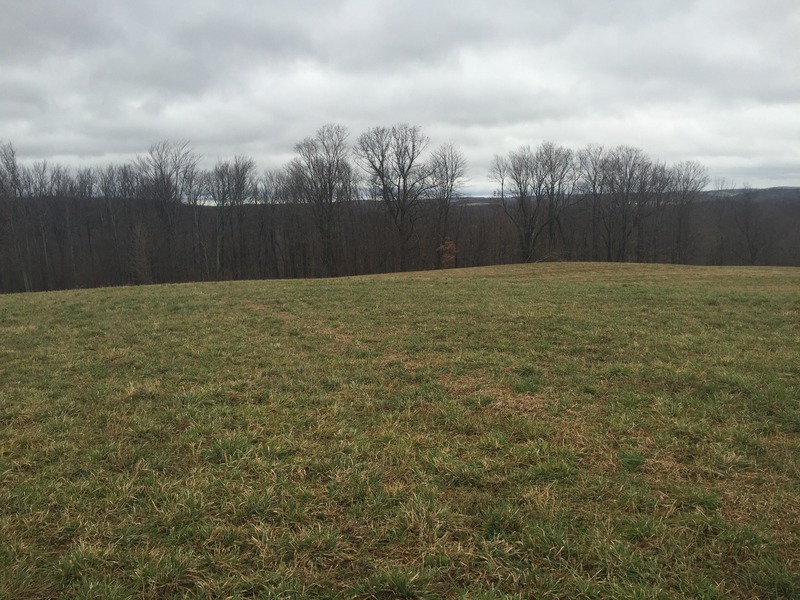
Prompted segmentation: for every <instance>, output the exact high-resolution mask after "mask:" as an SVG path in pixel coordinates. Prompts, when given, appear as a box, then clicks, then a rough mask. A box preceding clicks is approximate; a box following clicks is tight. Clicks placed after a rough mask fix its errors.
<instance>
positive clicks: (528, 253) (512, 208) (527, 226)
mask: <svg viewBox="0 0 800 600" xmlns="http://www.w3.org/2000/svg"><path fill="white" fill-rule="evenodd" d="M489 178H490V179H491V180H493V181H495V182H496V183H497V184H498V185H499V189H498V190H497V191H496V192H495V194H496V195H497V196H498V197H499V198H500V201H501V202H502V204H503V210H504V211H505V213H506V215H507V216H508V218H509V219H510V220H511V222H512V223H513V224H514V227H515V228H516V230H517V236H518V240H519V248H520V254H521V259H522V261H523V262H531V261H533V260H535V258H536V245H537V242H538V240H539V237H540V236H541V234H542V231H543V230H544V227H545V225H546V224H547V221H546V218H545V208H544V202H543V200H544V197H543V195H542V193H541V192H542V185H543V181H542V177H541V173H540V172H539V169H538V165H537V162H536V154H535V153H534V151H533V150H531V147H530V146H522V147H521V148H519V149H518V150H513V151H511V152H509V154H508V156H507V157H501V156H495V158H494V163H493V164H492V167H491V170H490V172H489Z"/></svg>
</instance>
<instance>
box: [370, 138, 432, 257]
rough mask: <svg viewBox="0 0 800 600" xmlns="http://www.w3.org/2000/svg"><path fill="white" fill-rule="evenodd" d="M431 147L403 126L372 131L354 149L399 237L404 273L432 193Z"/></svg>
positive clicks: (399, 249)
mask: <svg viewBox="0 0 800 600" xmlns="http://www.w3.org/2000/svg"><path fill="white" fill-rule="evenodd" d="M428 144H429V140H428V138H427V137H426V136H425V135H423V133H422V129H421V128H420V127H418V126H412V125H408V124H406V123H402V124H400V125H395V126H393V127H392V128H386V127H374V128H372V129H369V130H367V131H366V132H364V133H363V134H361V136H360V137H359V138H358V141H357V142H356V146H355V155H356V158H357V160H358V163H359V165H360V166H361V168H362V169H363V170H364V172H365V173H366V175H367V178H368V182H369V183H370V184H371V186H372V189H373V190H374V193H375V195H376V196H377V197H378V198H380V199H381V201H382V202H383V205H384V206H385V208H386V210H387V211H388V214H389V217H390V218H391V221H392V224H393V226H394V229H395V232H396V234H397V240H398V251H399V268H400V270H401V271H404V270H406V268H407V265H408V252H409V243H410V241H411V238H412V236H413V235H414V227H415V225H416V222H417V220H418V218H419V216H420V208H421V203H422V201H423V199H424V198H425V197H426V195H427V194H428V192H429V190H430V177H429V174H430V167H429V165H426V164H425V163H424V161H423V158H422V155H423V153H424V152H425V150H426V149H427V147H428Z"/></svg>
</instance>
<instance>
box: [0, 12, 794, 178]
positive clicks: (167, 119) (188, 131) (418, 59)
mask: <svg viewBox="0 0 800 600" xmlns="http://www.w3.org/2000/svg"><path fill="white" fill-rule="evenodd" d="M0 9H2V10H0V15H2V19H0V141H10V142H12V143H13V144H14V146H15V147H16V149H17V152H18V155H19V156H20V158H21V159H22V160H23V161H25V162H30V161H33V160H43V159H46V160H49V161H56V162H62V163H64V164H68V165H87V166H88V165H96V164H105V163H107V162H112V161H114V162H116V161H121V160H126V159H128V158H131V157H133V156H134V155H135V154H137V153H142V152H144V151H146V150H147V148H148V147H149V146H150V145H151V144H153V143H154V142H157V141H159V140H164V139H171V140H189V141H190V142H191V143H192V145H193V147H194V148H195V149H196V150H197V151H198V152H200V153H201V154H202V155H203V156H204V164H205V165H208V166H210V165H212V164H213V163H214V162H216V160H218V159H220V158H231V157H232V156H233V155H235V154H248V155H251V156H253V157H254V158H255V159H256V160H257V162H258V163H259V166H260V167H262V168H277V167H280V166H282V165H283V164H284V163H285V162H286V161H287V160H288V159H289V158H291V156H292V147H293V146H294V144H295V143H297V142H298V141H300V140H301V139H303V138H304V137H307V136H310V135H313V133H314V132H315V131H316V130H317V129H318V128H319V127H320V126H321V125H323V124H325V123H331V122H335V123H341V124H343V125H346V126H347V127H348V128H349V129H350V131H351V132H352V139H353V140H355V138H356V136H357V135H358V134H359V133H360V132H361V131H363V130H364V129H366V128H368V127H372V126H375V125H392V124H394V123H399V122H408V123H411V124H414V125H420V126H421V127H422V128H423V130H424V132H425V133H426V134H427V135H428V136H430V138H431V142H432V145H438V144H441V143H445V142H452V143H454V144H455V145H456V146H458V147H460V148H461V149H462V151H463V152H464V154H465V155H466V157H467V160H468V162H469V168H470V170H469V175H470V178H471V188H470V189H469V190H468V191H471V192H473V193H486V192H490V191H491V187H490V184H488V183H487V182H486V173H487V170H488V168H489V163H490V161H491V158H492V156H493V155H494V154H496V153H506V152H508V151H509V150H512V149H515V148H517V147H519V146H520V145H523V144H531V145H533V146H535V145H536V144H538V143H540V142H542V141H544V140H549V141H553V142H556V143H559V144H563V145H567V146H570V147H573V148H576V149H577V148H580V147H582V146H585V145H586V144H587V143H589V142H597V143H602V144H604V145H607V146H613V145H617V144H629V145H633V146H638V147H640V148H642V149H643V150H645V151H646V152H647V153H648V154H649V155H650V156H651V157H653V158H656V159H661V160H665V161H668V162H677V161H681V160H698V161H700V162H702V163H703V164H704V165H706V166H707V167H708V170H709V174H710V176H711V177H712V179H714V178H725V179H726V180H727V181H728V183H734V184H743V183H749V184H751V185H753V186H756V187H767V186H773V185H800V42H798V39H799V38H800V2H798V1H797V0H696V1H689V0H606V1H603V0H557V1H556V0H551V1H547V2H546V1H544V0H536V1H534V0H520V1H506V0H491V1H477V0H475V1H465V0H461V1H460V2H456V1H455V0H405V1H399V0H398V1H393V0H354V1H344V0H315V1H302V0H297V1H295V2H288V1H283V0H281V1H277V0H264V1H256V0H240V1H237V0H226V1H225V2H222V1H215V2H212V1H205V0H191V1H189V0H153V1H150V0H136V1H133V0H126V1H112V0H75V1H72V2H63V1H59V0H0Z"/></svg>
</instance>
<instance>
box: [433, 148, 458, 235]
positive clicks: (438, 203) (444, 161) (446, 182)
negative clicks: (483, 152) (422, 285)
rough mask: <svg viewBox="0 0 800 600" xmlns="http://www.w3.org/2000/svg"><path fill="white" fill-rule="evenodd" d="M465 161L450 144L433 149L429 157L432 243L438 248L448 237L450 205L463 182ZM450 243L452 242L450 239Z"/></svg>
mask: <svg viewBox="0 0 800 600" xmlns="http://www.w3.org/2000/svg"><path fill="white" fill-rule="evenodd" d="M466 173H467V161H466V159H465V158H464V154H463V153H462V152H461V151H460V150H459V149H458V148H456V147H455V146H453V145H452V144H444V145H442V146H439V147H438V148H437V149H436V150H434V152H433V154H432V156H431V158H430V178H431V180H430V191H429V194H430V197H431V199H432V200H433V202H434V207H435V215H436V217H435V223H434V235H435V239H434V243H435V247H436V248H439V247H440V246H441V245H442V244H443V243H444V241H445V239H447V238H448V237H450V232H449V231H448V222H449V219H450V206H451V204H452V202H453V200H454V199H455V198H456V196H457V195H458V189H459V187H460V186H461V185H463V184H464V181H465V177H466ZM451 243H453V242H452V241H451Z"/></svg>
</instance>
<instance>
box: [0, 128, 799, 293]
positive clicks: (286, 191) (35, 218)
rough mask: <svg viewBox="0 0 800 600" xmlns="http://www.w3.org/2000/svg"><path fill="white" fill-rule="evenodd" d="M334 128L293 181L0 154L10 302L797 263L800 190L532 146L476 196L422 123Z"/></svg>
mask: <svg viewBox="0 0 800 600" xmlns="http://www.w3.org/2000/svg"><path fill="white" fill-rule="evenodd" d="M350 137H351V136H350V133H349V132H348V130H347V129H346V128H345V127H343V126H341V125H336V124H329V125H325V126H323V127H321V128H320V129H319V130H318V131H317V132H316V133H315V134H314V135H313V136H311V137H308V138H306V139H304V140H302V141H300V142H299V143H297V144H296V146H295V148H294V150H295V156H294V158H292V159H291V160H290V161H289V163H288V164H286V165H285V166H284V167H283V168H281V169H277V170H267V171H263V172H261V171H259V169H258V167H257V165H256V163H255V161H254V160H253V159H252V158H251V157H248V156H244V155H239V156H235V157H233V158H232V159H229V160H220V161H218V162H217V163H216V164H215V165H214V166H213V167H212V168H208V169H204V168H201V167H200V159H201V157H200V155H199V154H198V153H197V152H196V151H195V150H194V149H193V148H192V147H191V145H190V144H189V143H187V142H172V141H162V142H159V143H157V144H154V145H153V146H151V147H150V149H149V150H148V151H147V152H146V153H144V154H141V155H139V156H137V157H136V158H135V159H134V160H132V161H129V162H126V163H121V164H109V165H104V166H92V167H81V168H78V169H67V168H65V167H63V166H61V165H58V164H54V165H53V164H49V163H47V162H44V161H40V162H34V163H33V164H30V165H26V164H22V163H21V162H20V161H19V159H18V157H17V154H16V150H15V148H14V147H13V145H12V144H11V143H10V142H7V143H0V291H2V292H18V291H35V290H53V289H68V288H77V287H95V286H106V285H131V284H148V283H168V282H184V281H211V280H226V279H258V278H295V277H329V276H342V275H356V274H367V273H377V272H391V271H406V270H422V269H433V268H441V267H450V266H483V265H491V264H502V263H511V262H531V261H542V260H587V261H636V262H670V263H684V264H777V265H798V264H800V242H799V241H798V236H797V231H798V224H800V202H798V193H797V190H792V191H789V192H786V193H784V194H783V195H773V196H768V195H767V196H765V193H764V191H759V190H751V189H743V190H726V189H724V186H722V185H720V186H717V189H716V190H712V191H708V190H707V188H708V185H709V180H708V176H707V173H706V169H705V168H704V167H703V166H702V165H701V164H699V163H696V162H681V163H678V164H673V165H669V164H666V163H663V162H660V161H657V160H654V159H652V158H650V157H649V156H648V155H647V154H646V153H645V152H644V151H642V150H641V149H638V148H632V147H629V146H618V147H613V148H606V147H603V146H600V145H594V144H591V145H588V146H586V147H585V148H583V149H580V150H577V151H575V150H573V149H570V148H566V147H563V146H560V145H557V144H555V143H552V142H544V143H541V144H539V145H538V146H536V147H531V146H523V147H520V148H518V149H516V150H513V151H511V152H509V153H507V154H505V155H497V156H495V157H494V159H493V161H492V164H491V165H488V169H489V176H490V179H491V180H492V181H493V182H494V184H495V185H496V191H495V192H494V195H493V196H492V197H491V198H465V197H463V196H462V193H461V190H462V189H463V186H464V184H465V182H466V179H465V178H466V172H467V163H466V160H465V158H464V155H463V154H462V152H461V151H460V150H459V149H458V148H456V147H455V146H453V145H452V144H444V145H441V146H438V147H432V146H431V143H430V140H429V138H428V137H427V136H426V135H424V133H423V131H422V129H421V128H420V127H418V126H412V125H408V124H398V125H394V126H391V127H374V128H371V129H368V130H367V131H365V132H363V133H361V134H360V135H359V136H358V137H357V138H356V139H355V140H354V141H352V142H351V139H350Z"/></svg>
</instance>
